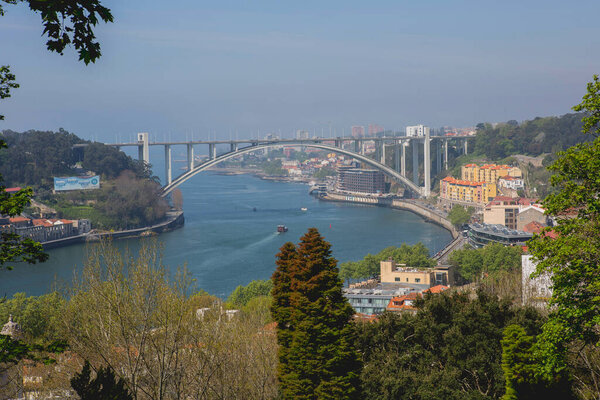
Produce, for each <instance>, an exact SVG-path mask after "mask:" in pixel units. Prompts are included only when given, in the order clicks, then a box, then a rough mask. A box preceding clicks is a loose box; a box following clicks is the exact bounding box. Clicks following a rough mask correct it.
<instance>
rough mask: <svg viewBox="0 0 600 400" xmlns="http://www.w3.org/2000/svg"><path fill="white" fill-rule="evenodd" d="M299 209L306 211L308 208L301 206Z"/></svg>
mask: <svg viewBox="0 0 600 400" xmlns="http://www.w3.org/2000/svg"><path fill="white" fill-rule="evenodd" d="M300 211H308V208H306V207H302V208H301V209H300Z"/></svg>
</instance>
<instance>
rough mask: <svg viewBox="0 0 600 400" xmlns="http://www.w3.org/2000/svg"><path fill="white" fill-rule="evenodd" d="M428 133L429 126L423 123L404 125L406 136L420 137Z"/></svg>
mask: <svg viewBox="0 0 600 400" xmlns="http://www.w3.org/2000/svg"><path fill="white" fill-rule="evenodd" d="M428 134H429V127H428V126H425V125H415V126H407V127H406V136H408V137H415V136H418V137H421V136H426V135H428Z"/></svg>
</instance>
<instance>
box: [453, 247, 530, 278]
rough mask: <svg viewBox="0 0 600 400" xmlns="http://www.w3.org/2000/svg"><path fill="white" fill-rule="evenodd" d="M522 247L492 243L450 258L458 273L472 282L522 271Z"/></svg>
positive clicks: (456, 253) (466, 250) (454, 254)
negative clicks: (490, 276)
mask: <svg viewBox="0 0 600 400" xmlns="http://www.w3.org/2000/svg"><path fill="white" fill-rule="evenodd" d="M521 254H523V251H522V250H521V248H520V247H506V246H503V245H501V244H500V243H491V244H488V245H487V246H485V247H482V248H479V249H472V248H467V249H462V250H455V251H454V252H453V253H452V254H451V255H450V258H449V261H450V263H451V264H452V265H454V266H455V267H457V270H458V273H459V274H460V275H461V276H462V277H463V278H465V279H467V280H468V281H471V282H475V281H479V280H480V279H482V278H483V277H484V276H489V275H501V274H504V273H514V272H519V271H520V270H521Z"/></svg>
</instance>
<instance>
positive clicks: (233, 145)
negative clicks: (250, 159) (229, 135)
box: [229, 143, 238, 152]
mask: <svg viewBox="0 0 600 400" xmlns="http://www.w3.org/2000/svg"><path fill="white" fill-rule="evenodd" d="M237 149H238V144H237V143H230V144H229V151H231V152H234V151H237Z"/></svg>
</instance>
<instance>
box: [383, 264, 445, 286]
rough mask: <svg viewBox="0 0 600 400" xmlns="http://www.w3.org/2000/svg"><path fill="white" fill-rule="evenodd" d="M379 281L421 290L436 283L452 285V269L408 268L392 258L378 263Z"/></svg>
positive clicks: (439, 267)
mask: <svg viewBox="0 0 600 400" xmlns="http://www.w3.org/2000/svg"><path fill="white" fill-rule="evenodd" d="M379 268H380V274H381V275H380V276H381V283H404V284H411V285H413V286H414V287H417V288H421V289H423V290H425V289H428V288H430V287H432V286H436V285H444V286H447V285H454V283H455V277H454V269H453V267H451V266H437V267H435V268H409V267H406V265H405V264H397V263H396V262H395V261H394V260H386V261H381V262H380V263H379Z"/></svg>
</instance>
